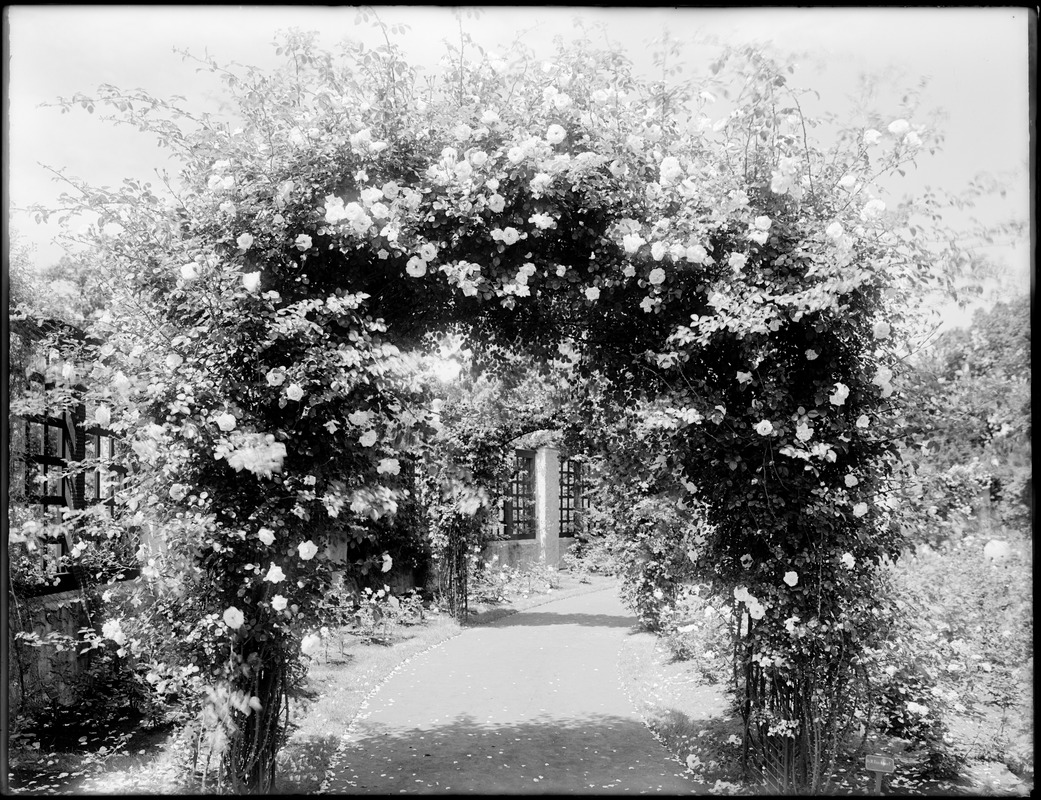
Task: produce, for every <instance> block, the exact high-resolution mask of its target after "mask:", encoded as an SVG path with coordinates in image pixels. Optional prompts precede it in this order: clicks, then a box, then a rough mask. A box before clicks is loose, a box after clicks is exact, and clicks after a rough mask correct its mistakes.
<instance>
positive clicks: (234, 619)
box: [224, 606, 246, 631]
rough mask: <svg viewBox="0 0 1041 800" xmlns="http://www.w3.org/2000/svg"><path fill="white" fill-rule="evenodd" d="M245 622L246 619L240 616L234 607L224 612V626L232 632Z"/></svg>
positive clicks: (240, 613)
mask: <svg viewBox="0 0 1041 800" xmlns="http://www.w3.org/2000/svg"><path fill="white" fill-rule="evenodd" d="M245 621H246V618H245V617H244V616H243V615H242V612H241V611H239V610H238V609H237V608H235V606H230V607H229V608H228V609H226V610H225V612H224V624H225V625H227V626H228V627H229V628H231V629H232V630H233V631H237V630H238V629H239V628H241V627H242V623H243V622H245Z"/></svg>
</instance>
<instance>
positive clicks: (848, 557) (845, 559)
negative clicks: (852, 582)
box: [840, 553, 857, 569]
mask: <svg viewBox="0 0 1041 800" xmlns="http://www.w3.org/2000/svg"><path fill="white" fill-rule="evenodd" d="M840 560H841V561H842V565H843V566H844V567H845V568H846V569H853V565H854V564H856V563H857V562H856V559H854V558H853V554H852V553H843V554H842V558H841V559H840Z"/></svg>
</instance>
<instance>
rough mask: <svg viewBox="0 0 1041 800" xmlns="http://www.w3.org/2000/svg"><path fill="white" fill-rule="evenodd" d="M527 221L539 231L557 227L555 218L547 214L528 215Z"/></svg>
mask: <svg viewBox="0 0 1041 800" xmlns="http://www.w3.org/2000/svg"><path fill="white" fill-rule="evenodd" d="M528 222H530V223H531V224H532V225H534V226H535V227H536V228H538V229H539V230H540V231H545V230H549V229H550V228H555V227H557V223H556V220H554V219H553V217H551V216H550V215H549V214H532V215H531V216H530V217H528Z"/></svg>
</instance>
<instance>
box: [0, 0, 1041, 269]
mask: <svg viewBox="0 0 1041 800" xmlns="http://www.w3.org/2000/svg"><path fill="white" fill-rule="evenodd" d="M475 8H476V10H477V12H478V13H477V14H476V15H465V14H464V15H463V24H464V26H465V27H466V29H467V31H468V32H469V33H470V34H471V36H472V37H473V38H474V39H475V40H476V41H477V42H479V43H481V44H482V45H484V46H485V47H486V48H488V49H492V50H496V49H498V50H500V51H502V50H505V48H506V46H508V45H509V43H511V42H512V41H513V40H514V39H515V38H516V37H518V36H522V38H523V41H524V43H525V44H527V45H528V46H530V47H532V48H533V49H535V50H536V52H537V53H539V54H540V55H541V54H545V55H549V53H550V52H551V49H552V40H553V37H554V36H555V35H558V34H559V35H563V36H564V37H565V38H569V37H570V36H572V35H573V34H574V33H575V25H574V20H575V18H576V17H580V18H582V19H583V20H585V21H586V22H590V23H596V22H600V23H603V25H604V31H605V34H606V35H607V37H608V38H609V39H610V40H611V41H613V42H615V43H617V44H618V45H619V46H620V47H621V48H622V49H624V50H625V51H626V53H627V54H628V55H629V57H630V58H631V59H632V60H633V62H634V65H635V66H636V69H637V71H650V70H651V69H652V65H651V61H650V56H649V52H650V48H649V47H648V43H649V42H650V40H652V39H653V38H655V37H657V36H660V35H661V34H662V32H663V30H668V31H669V34H670V36H671V37H673V38H676V39H679V40H681V41H683V42H684V43H685V44H686V50H685V54H686V56H687V60H688V62H689V63H690V64H691V65H692V66H695V67H701V68H703V67H704V65H705V64H707V63H708V61H709V60H710V57H711V54H712V53H714V52H716V51H715V50H714V49H713V46H712V45H707V44H705V38H706V37H715V38H716V39H717V40H718V41H720V42H723V43H727V44H742V43H759V44H763V43H769V44H772V45H773V46H775V47H777V48H779V49H781V50H783V51H790V52H793V53H797V54H800V53H801V54H803V55H802V56H801V57H800V58H799V59H798V63H799V65H800V69H799V71H798V73H797V78H798V79H799V82H800V83H801V84H802V85H805V86H810V87H812V88H814V89H817V90H818V91H819V92H820V93H821V95H822V96H823V97H824V102H826V103H828V102H832V103H834V104H835V105H836V107H837V106H838V105H839V104H840V103H841V102H842V101H843V99H844V98H845V97H846V96H847V95H849V94H851V93H852V92H853V91H854V89H855V86H856V81H857V77H858V75H859V74H860V73H862V72H866V71H870V72H875V71H881V70H884V69H886V68H896V69H898V70H900V71H902V72H903V74H904V75H905V76H906V81H907V82H914V81H915V80H916V79H917V78H918V77H919V76H929V77H930V78H931V81H930V84H929V87H928V90H927V92H926V95H925V96H924V98H923V101H924V102H923V106H925V107H930V108H931V107H939V108H942V109H943V110H944V111H945V112H946V115H947V118H946V121H945V122H944V130H945V133H946V142H945V145H944V150H943V152H942V153H940V154H938V155H937V156H935V157H933V158H926V159H923V160H922V161H920V164H919V168H918V169H917V170H916V171H915V173H914V174H912V175H909V176H908V178H907V179H906V183H905V184H903V185H894V186H891V187H889V188H890V190H891V192H893V193H894V194H895V195H896V196H897V199H898V198H899V197H901V196H908V195H911V196H913V195H914V194H916V193H918V192H920V191H922V189H923V187H924V186H926V185H929V186H933V187H940V188H944V189H947V190H949V191H953V192H957V191H960V190H961V189H962V188H963V187H964V186H965V185H966V184H967V183H968V181H969V180H970V179H971V178H972V177H973V176H974V175H975V174H976V173H979V172H988V173H992V174H995V175H1001V176H1003V177H1002V180H1003V181H1005V183H1006V186H1007V189H1008V191H1007V194H1006V197H1005V198H1004V200H998V199H995V200H993V201H988V202H987V204H985V205H984V206H982V207H981V209H980V216H981V218H983V219H989V220H993V221H998V220H1000V219H1005V218H1008V217H1010V216H1018V217H1020V218H1023V219H1030V218H1031V217H1030V214H1029V212H1030V205H1029V203H1030V196H1031V193H1032V191H1033V186H1032V185H1031V181H1030V179H1029V168H1028V164H1029V162H1028V153H1029V137H1028V114H1029V112H1028V94H1029V90H1028V69H1029V67H1028V57H1027V53H1028V38H1027V32H1028V27H1029V26H1030V25H1031V24H1033V20H1032V19H1031V16H1030V12H1029V11H1028V10H1027V9H1022V8H920V9H902V8H874V9H866V8H861V9H834V8H811V9H806V8H801V9H800V8H753V7H748V8H729V9H700V8H687V9H676V8H635V7H628V8H627V7H600V8H597V7H581V6H580V7H549V6H530V7H519V6H484V7H475ZM377 9H378V13H379V15H380V17H381V18H382V19H383V20H384V21H385V22H386V23H387V24H394V23H399V22H401V23H405V24H407V25H409V26H410V30H409V31H408V32H407V33H405V34H404V35H402V36H399V37H397V41H398V42H399V43H400V44H401V45H402V46H403V47H404V49H405V51H406V52H407V53H408V54H409V56H410V58H411V60H412V61H413V63H416V64H419V65H424V66H426V67H427V68H433V67H434V66H435V65H436V62H437V59H438V58H439V57H440V56H441V55H442V54H443V53H444V41H445V39H446V38H448V39H454V38H455V37H457V36H458V22H457V19H456V17H455V16H453V14H452V9H451V8H449V7H438V6H378V7H377ZM6 12H7V13H6V20H5V22H6V35H7V37H8V38H7V43H6V44H7V47H6V51H7V53H8V60H7V63H6V65H5V66H6V70H7V75H6V77H7V84H6V92H7V98H6V99H7V102H8V114H7V120H8V123H7V130H6V134H7V135H6V136H5V142H6V144H5V153H4V156H5V170H4V181H5V184H4V188H5V190H6V195H5V199H6V200H7V210H8V212H9V214H10V220H11V223H10V224H11V226H12V227H13V229H14V230H15V231H16V232H17V233H18V234H19V235H21V236H22V237H23V238H24V239H26V240H28V241H29V242H31V243H32V244H34V245H35V246H36V253H37V255H36V257H37V260H38V262H39V263H40V264H44V263H45V262H46V263H53V262H54V261H56V260H57V258H58V257H59V256H60V254H61V251H60V249H58V248H57V247H56V246H55V245H53V244H52V243H51V242H50V239H51V237H53V235H54V233H55V230H54V229H53V228H51V227H43V226H37V225H36V224H35V223H33V222H32V221H31V220H30V219H29V218H28V217H27V216H26V215H25V214H22V213H20V212H19V210H18V209H20V208H23V207H25V206H28V205H30V204H33V203H43V204H48V205H53V204H55V202H56V198H57V196H58V194H59V193H60V187H59V185H58V184H57V183H56V182H55V181H54V180H53V173H51V172H49V171H48V170H46V169H45V168H44V167H43V166H41V164H43V165H48V166H50V167H52V168H54V169H58V170H65V171H67V173H68V174H70V175H74V176H77V177H79V178H82V179H85V180H87V181H89V182H91V183H95V184H99V185H109V186H115V185H118V184H119V183H120V182H121V181H122V179H123V178H124V177H134V178H140V179H144V180H153V181H154V180H155V173H154V170H155V169H157V168H158V169H163V168H165V169H169V170H170V171H171V172H176V165H175V164H172V163H171V162H169V161H168V159H167V155H166V154H165V152H164V151H161V150H159V149H158V148H157V146H156V144H155V141H154V139H153V138H151V137H149V136H147V135H144V134H140V133H138V132H136V131H134V130H131V129H129V128H128V129H121V128H115V127H113V126H112V125H109V124H105V123H102V122H100V121H99V120H98V119H95V118H94V117H91V116H90V115H88V114H86V112H78V111H77V112H73V113H69V114H61V113H60V111H59V110H58V109H56V108H47V107H43V108H41V107H40V104H41V103H48V102H53V101H54V100H55V99H56V98H57V97H59V96H62V97H70V96H71V95H73V94H75V93H76V92H84V93H88V94H89V93H91V92H93V91H94V90H95V89H96V87H97V86H98V85H99V84H102V83H109V84H113V85H116V86H119V87H121V88H128V89H129V88H142V89H146V90H148V91H150V92H151V93H152V94H154V95H157V96H161V97H167V96H171V95H181V96H183V97H185V98H187V102H188V104H189V106H191V107H196V106H197V107H200V108H207V109H213V108H214V107H215V106H216V103H217V97H218V91H219V90H218V87H217V85H216V84H215V83H214V82H213V80H212V78H211V76H209V75H208V74H204V73H197V72H196V65H195V64H193V63H191V62H189V61H186V60H184V59H183V58H182V57H181V55H179V54H177V53H175V52H174V48H175V47H177V48H180V49H188V50H189V51H191V52H193V53H197V54H200V55H201V54H202V53H203V52H205V51H209V53H210V54H212V55H213V56H215V57H216V58H217V59H218V60H219V61H222V62H229V61H238V62H240V63H249V64H255V65H257V66H265V65H271V64H274V63H275V54H274V48H273V47H272V46H271V44H270V43H271V41H272V40H273V38H274V34H275V33H276V32H277V31H278V30H284V29H288V28H292V27H296V28H300V29H302V30H316V31H319V32H320V40H319V41H320V44H322V45H323V46H328V47H332V46H334V45H335V44H336V43H337V42H339V41H340V40H342V39H343V38H345V37H350V38H354V39H360V40H362V41H364V42H365V43H366V44H371V45H373V46H375V45H377V44H379V39H378V38H377V37H379V36H380V34H379V33H378V32H377V31H375V30H374V29H373V28H371V27H370V26H367V25H364V24H362V25H356V24H355V19H356V9H355V8H354V7H346V6H340V7H323V6H293V7H288V6H60V5H51V6H17V5H16V6H7V7H6ZM902 85H905V84H904V83H903V82H901V83H900V84H899V86H902ZM897 90H898V84H897V83H893V84H892V85H885V84H884V85H883V97H881V98H880V105H883V104H884V101H886V100H889V99H891V100H892V105H893V107H894V108H895V107H896V106H897V105H898V103H899V99H900V98H899V97H898V96H896V92H897ZM887 91H888V92H893V93H894V96H893V97H892V98H886V97H885V96H884V94H885V92H887ZM710 113H711V112H710ZM914 121H915V120H912V122H914ZM991 255H992V256H993V257H995V258H996V259H997V260H999V261H1000V262H1001V263H1002V264H1003V265H1004V268H1005V269H1007V274H1008V275H1009V276H1010V277H1011V278H1012V279H1013V281H1014V283H1015V284H1016V285H1017V286H1019V287H1021V288H1023V289H1024V290H1025V289H1026V288H1029V287H1030V285H1031V284H1030V276H1031V266H1032V253H1031V245H1030V242H1029V241H1023V242H1022V243H1020V244H1019V245H1018V246H1016V247H1013V248H1001V249H1000V251H999V252H994V253H992V254H991Z"/></svg>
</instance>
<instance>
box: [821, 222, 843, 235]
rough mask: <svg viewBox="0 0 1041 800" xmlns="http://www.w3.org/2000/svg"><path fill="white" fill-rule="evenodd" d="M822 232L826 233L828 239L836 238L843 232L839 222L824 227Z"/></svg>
mask: <svg viewBox="0 0 1041 800" xmlns="http://www.w3.org/2000/svg"><path fill="white" fill-rule="evenodd" d="M824 233H825V234H827V236H828V238H829V239H838V238H839V237H840V236H842V233H843V230H842V224H841V223H839V222H833V223H831V225H829V226H828V227H827V228H825V230H824Z"/></svg>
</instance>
